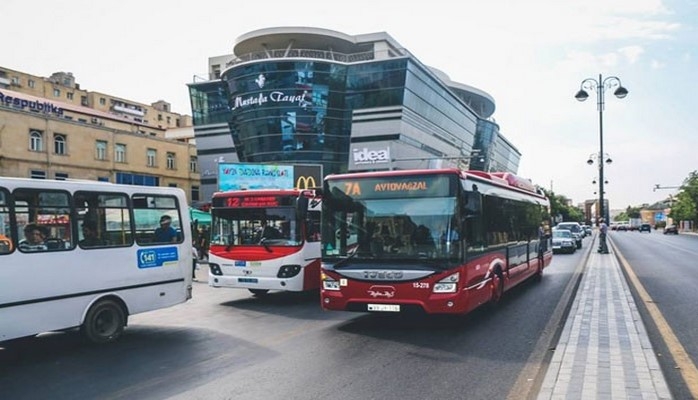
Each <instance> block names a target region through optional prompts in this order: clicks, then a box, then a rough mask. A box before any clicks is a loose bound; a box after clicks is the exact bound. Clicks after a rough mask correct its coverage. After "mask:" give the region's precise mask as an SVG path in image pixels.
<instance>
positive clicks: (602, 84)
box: [574, 74, 628, 221]
mask: <svg viewBox="0 0 698 400" xmlns="http://www.w3.org/2000/svg"><path fill="white" fill-rule="evenodd" d="M613 88H615V90H614V91H613V95H614V96H616V97H618V98H619V99H622V98H624V97H625V96H627V95H628V89H626V88H624V87H623V86H622V85H621V83H620V78H618V77H616V76H609V77H607V78H605V79H604V78H603V76H601V74H599V80H596V79H594V78H587V79H584V80H583V81H582V83H581V85H580V88H579V91H578V92H577V94H575V95H574V98H575V99H577V100H579V101H584V100H586V99H588V98H589V93H588V92H587V91H589V90H595V91H596V106H597V109H598V110H599V154H598V159H597V162H598V164H599V211H600V212H599V215H600V216H601V217H602V218H604V219H605V220H606V221H608V216H607V215H606V211H608V210H606V207H605V205H604V199H603V195H604V192H603V184H604V178H603V164H604V162H603V160H602V158H603V157H604V155H605V153H604V152H603V109H604V92H605V91H606V90H607V89H613ZM609 160H610V159H609ZM593 162H594V161H593V160H592V159H591V158H589V160H588V161H587V163H589V164H593Z"/></svg>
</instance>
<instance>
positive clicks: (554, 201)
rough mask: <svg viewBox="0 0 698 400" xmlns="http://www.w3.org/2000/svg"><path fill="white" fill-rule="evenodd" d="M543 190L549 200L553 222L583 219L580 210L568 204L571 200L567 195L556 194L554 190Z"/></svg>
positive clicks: (580, 220)
mask: <svg viewBox="0 0 698 400" xmlns="http://www.w3.org/2000/svg"><path fill="white" fill-rule="evenodd" d="M543 192H544V193H545V195H546V196H547V197H548V200H549V201H550V214H551V216H552V218H553V222H582V221H583V220H584V214H583V213H582V210H580V209H579V208H577V207H574V206H570V205H568V204H569V203H571V201H570V200H569V199H568V198H567V197H565V196H563V195H556V194H555V193H554V192H549V191H547V190H545V189H543ZM559 217H561V218H562V219H561V220H558V219H557V218H559Z"/></svg>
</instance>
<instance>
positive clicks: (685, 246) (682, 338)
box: [610, 230, 698, 399]
mask: <svg viewBox="0 0 698 400" xmlns="http://www.w3.org/2000/svg"><path fill="white" fill-rule="evenodd" d="M610 237H611V240H612V241H613V243H614V244H615V245H616V247H617V249H618V251H619V253H620V255H621V256H622V258H621V260H622V259H624V260H626V261H627V264H628V265H629V269H628V270H626V272H625V274H626V277H627V276H629V275H630V274H632V275H634V276H636V277H637V280H638V282H639V285H640V286H641V287H640V290H641V291H643V290H644V292H646V293H645V296H641V295H640V294H639V293H638V287H637V286H636V285H632V284H629V286H630V288H631V291H632V292H633V296H634V297H635V302H636V304H638V309H639V311H640V314H641V316H642V320H643V322H644V323H645V327H646V328H647V333H648V335H649V337H650V341H651V343H652V347H653V348H654V350H655V352H656V353H657V358H658V360H659V363H660V365H661V367H662V372H663V373H664V376H665V378H666V380H667V384H668V385H669V387H670V388H671V391H672V394H673V395H674V397H675V398H676V399H694V398H698V369H696V365H697V364H698V318H696V305H697V304H698V263H697V262H696V260H697V259H698V236H696V235H685V234H681V235H664V234H662V231H661V230H659V231H652V232H651V233H649V234H648V233H645V232H643V233H640V232H612V233H611V235H610ZM629 281H630V282H632V281H631V280H629ZM649 308H653V309H655V310H656V311H655V312H654V313H651V312H650V310H649ZM687 381H688V382H689V383H690V382H692V384H688V385H687Z"/></svg>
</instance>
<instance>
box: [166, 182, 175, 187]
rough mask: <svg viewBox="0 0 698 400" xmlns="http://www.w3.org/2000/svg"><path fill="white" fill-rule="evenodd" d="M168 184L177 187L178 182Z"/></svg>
mask: <svg viewBox="0 0 698 400" xmlns="http://www.w3.org/2000/svg"><path fill="white" fill-rule="evenodd" d="M167 186H168V187H177V184H176V183H168V184H167Z"/></svg>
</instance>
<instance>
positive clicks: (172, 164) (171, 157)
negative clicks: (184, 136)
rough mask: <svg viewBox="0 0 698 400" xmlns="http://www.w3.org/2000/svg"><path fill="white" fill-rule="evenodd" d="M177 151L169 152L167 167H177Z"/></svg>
mask: <svg viewBox="0 0 698 400" xmlns="http://www.w3.org/2000/svg"><path fill="white" fill-rule="evenodd" d="M175 161H176V158H175V153H170V152H168V153H167V169H175V164H176V163H175Z"/></svg>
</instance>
